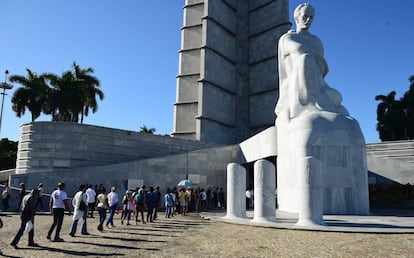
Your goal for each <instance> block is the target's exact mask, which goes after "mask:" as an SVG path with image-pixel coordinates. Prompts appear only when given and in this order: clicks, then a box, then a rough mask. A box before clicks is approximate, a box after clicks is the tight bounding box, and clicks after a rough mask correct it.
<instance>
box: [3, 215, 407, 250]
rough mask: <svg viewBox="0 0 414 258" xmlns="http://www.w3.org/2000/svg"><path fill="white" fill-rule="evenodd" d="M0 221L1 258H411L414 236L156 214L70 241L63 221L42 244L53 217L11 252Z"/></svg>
mask: <svg viewBox="0 0 414 258" xmlns="http://www.w3.org/2000/svg"><path fill="white" fill-rule="evenodd" d="M208 214H209V215H212V214H213V213H208ZM208 214H207V213H203V214H202V215H203V216H206V215H208ZM220 214H221V215H223V214H224V213H215V217H219V215H220ZM213 215H214V214H213ZM384 215H386V214H384ZM0 216H1V218H2V219H3V222H4V224H5V226H4V228H2V229H0V249H1V251H2V252H3V257H57V256H58V257H78V256H86V257H138V256H141V257H414V234H408V233H399V234H395V233H393V234H390V233H389V232H387V233H381V232H377V233H362V232H359V233H350V232H348V233H344V232H323V231H308V230H290V229H281V228H272V227H258V226H252V225H249V224H243V225H240V224H234V223H225V222H222V221H220V220H216V219H215V218H212V219H203V218H202V217H201V216H200V214H197V213H194V214H190V215H189V216H176V217H173V218H169V219H167V218H164V217H163V216H162V214H161V213H160V216H159V219H158V220H157V221H156V222H154V223H149V224H145V225H142V224H138V225H135V223H133V224H132V225H129V226H127V225H121V223H120V215H116V218H115V225H116V227H115V228H109V229H107V228H105V230H104V231H103V232H99V231H98V230H97V229H96V226H97V223H98V219H97V218H94V219H88V228H89V232H90V233H91V235H89V236H82V235H80V234H79V232H78V233H77V236H75V237H73V238H72V237H70V236H69V235H68V232H69V227H70V223H71V217H69V216H65V220H64V225H63V228H62V235H61V236H62V237H63V238H64V239H65V242H62V243H54V242H50V241H49V240H47V239H46V232H47V230H48V228H49V226H50V224H51V221H52V217H51V215H49V214H47V213H43V214H39V215H37V216H36V219H35V241H36V242H37V243H38V244H40V247H28V246H27V234H25V235H24V236H23V237H22V239H21V241H20V243H19V245H18V246H19V249H14V248H13V247H12V246H10V245H9V243H10V241H11V240H12V238H13V236H14V234H15V233H16V231H17V226H18V225H19V215H17V214H15V213H0ZM384 217H385V216H384ZM388 217H390V219H389V221H391V222H392V221H395V220H399V219H402V220H405V219H406V221H407V222H408V223H413V222H412V220H413V217H410V216H409V214H406V215H401V216H396V217H393V216H388ZM391 217H393V218H391ZM287 223H289V222H287ZM393 223H394V222H393ZM367 224H368V223H367Z"/></svg>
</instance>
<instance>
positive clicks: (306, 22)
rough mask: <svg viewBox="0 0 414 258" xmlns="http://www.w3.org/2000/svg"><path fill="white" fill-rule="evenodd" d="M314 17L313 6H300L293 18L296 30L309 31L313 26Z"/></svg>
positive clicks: (307, 4)
mask: <svg viewBox="0 0 414 258" xmlns="http://www.w3.org/2000/svg"><path fill="white" fill-rule="evenodd" d="M314 16H315V8H313V6H311V5H310V4H309V3H304V4H300V5H298V6H297V7H296V9H295V11H294V13H293V18H294V19H295V22H296V30H297V31H301V30H308V29H309V28H310V26H311V25H312V21H313V17H314Z"/></svg>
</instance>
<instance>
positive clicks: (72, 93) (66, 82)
mask: <svg viewBox="0 0 414 258" xmlns="http://www.w3.org/2000/svg"><path fill="white" fill-rule="evenodd" d="M91 73H93V69H92V68H91V67H88V68H85V69H82V68H80V67H79V65H77V64H76V63H73V70H72V71H66V72H63V73H62V75H61V76H57V75H55V74H50V73H49V74H47V75H46V78H47V79H48V80H49V82H50V84H51V86H52V88H53V90H52V91H51V93H50V94H49V99H48V105H47V106H48V110H47V113H48V114H52V120H53V121H66V122H79V116H80V117H81V119H80V122H81V123H83V118H84V116H87V115H88V114H89V109H91V110H92V112H93V113H95V112H96V111H97V109H98V104H97V101H96V96H98V97H99V99H100V100H102V99H103V98H104V94H103V92H102V91H101V90H100V89H99V88H98V87H99V85H100V83H99V80H98V79H97V78H96V77H94V76H92V75H91Z"/></svg>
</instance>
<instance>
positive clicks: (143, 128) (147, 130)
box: [139, 125, 156, 134]
mask: <svg viewBox="0 0 414 258" xmlns="http://www.w3.org/2000/svg"><path fill="white" fill-rule="evenodd" d="M139 129H140V130H139V132H140V133H150V134H154V133H155V131H156V129H155V128H153V127H151V128H148V127H147V126H146V125H142V126H141V127H140V128H139Z"/></svg>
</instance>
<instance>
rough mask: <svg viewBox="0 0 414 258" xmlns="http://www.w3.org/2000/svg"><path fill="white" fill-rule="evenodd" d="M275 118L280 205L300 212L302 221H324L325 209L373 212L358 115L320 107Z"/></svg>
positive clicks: (344, 212)
mask: <svg viewBox="0 0 414 258" xmlns="http://www.w3.org/2000/svg"><path fill="white" fill-rule="evenodd" d="M278 119H279V118H278ZM276 122H277V123H276V125H277V128H278V158H277V166H278V167H277V171H278V173H277V177H278V180H277V183H278V204H279V210H281V211H287V212H294V213H299V218H300V221H299V222H300V224H306V223H309V222H310V223H314V224H322V222H323V221H322V214H361V215H364V214H368V213H369V200H368V177H367V173H368V172H367V166H366V154H365V141H364V137H363V135H362V133H361V130H360V127H359V124H358V122H357V121H356V120H354V119H353V118H351V117H350V116H344V115H341V114H338V113H333V112H326V111H320V112H310V113H308V114H304V115H301V116H299V117H296V118H293V119H290V120H285V121H283V120H281V121H279V120H277V121H276ZM305 222H306V223H305Z"/></svg>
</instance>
